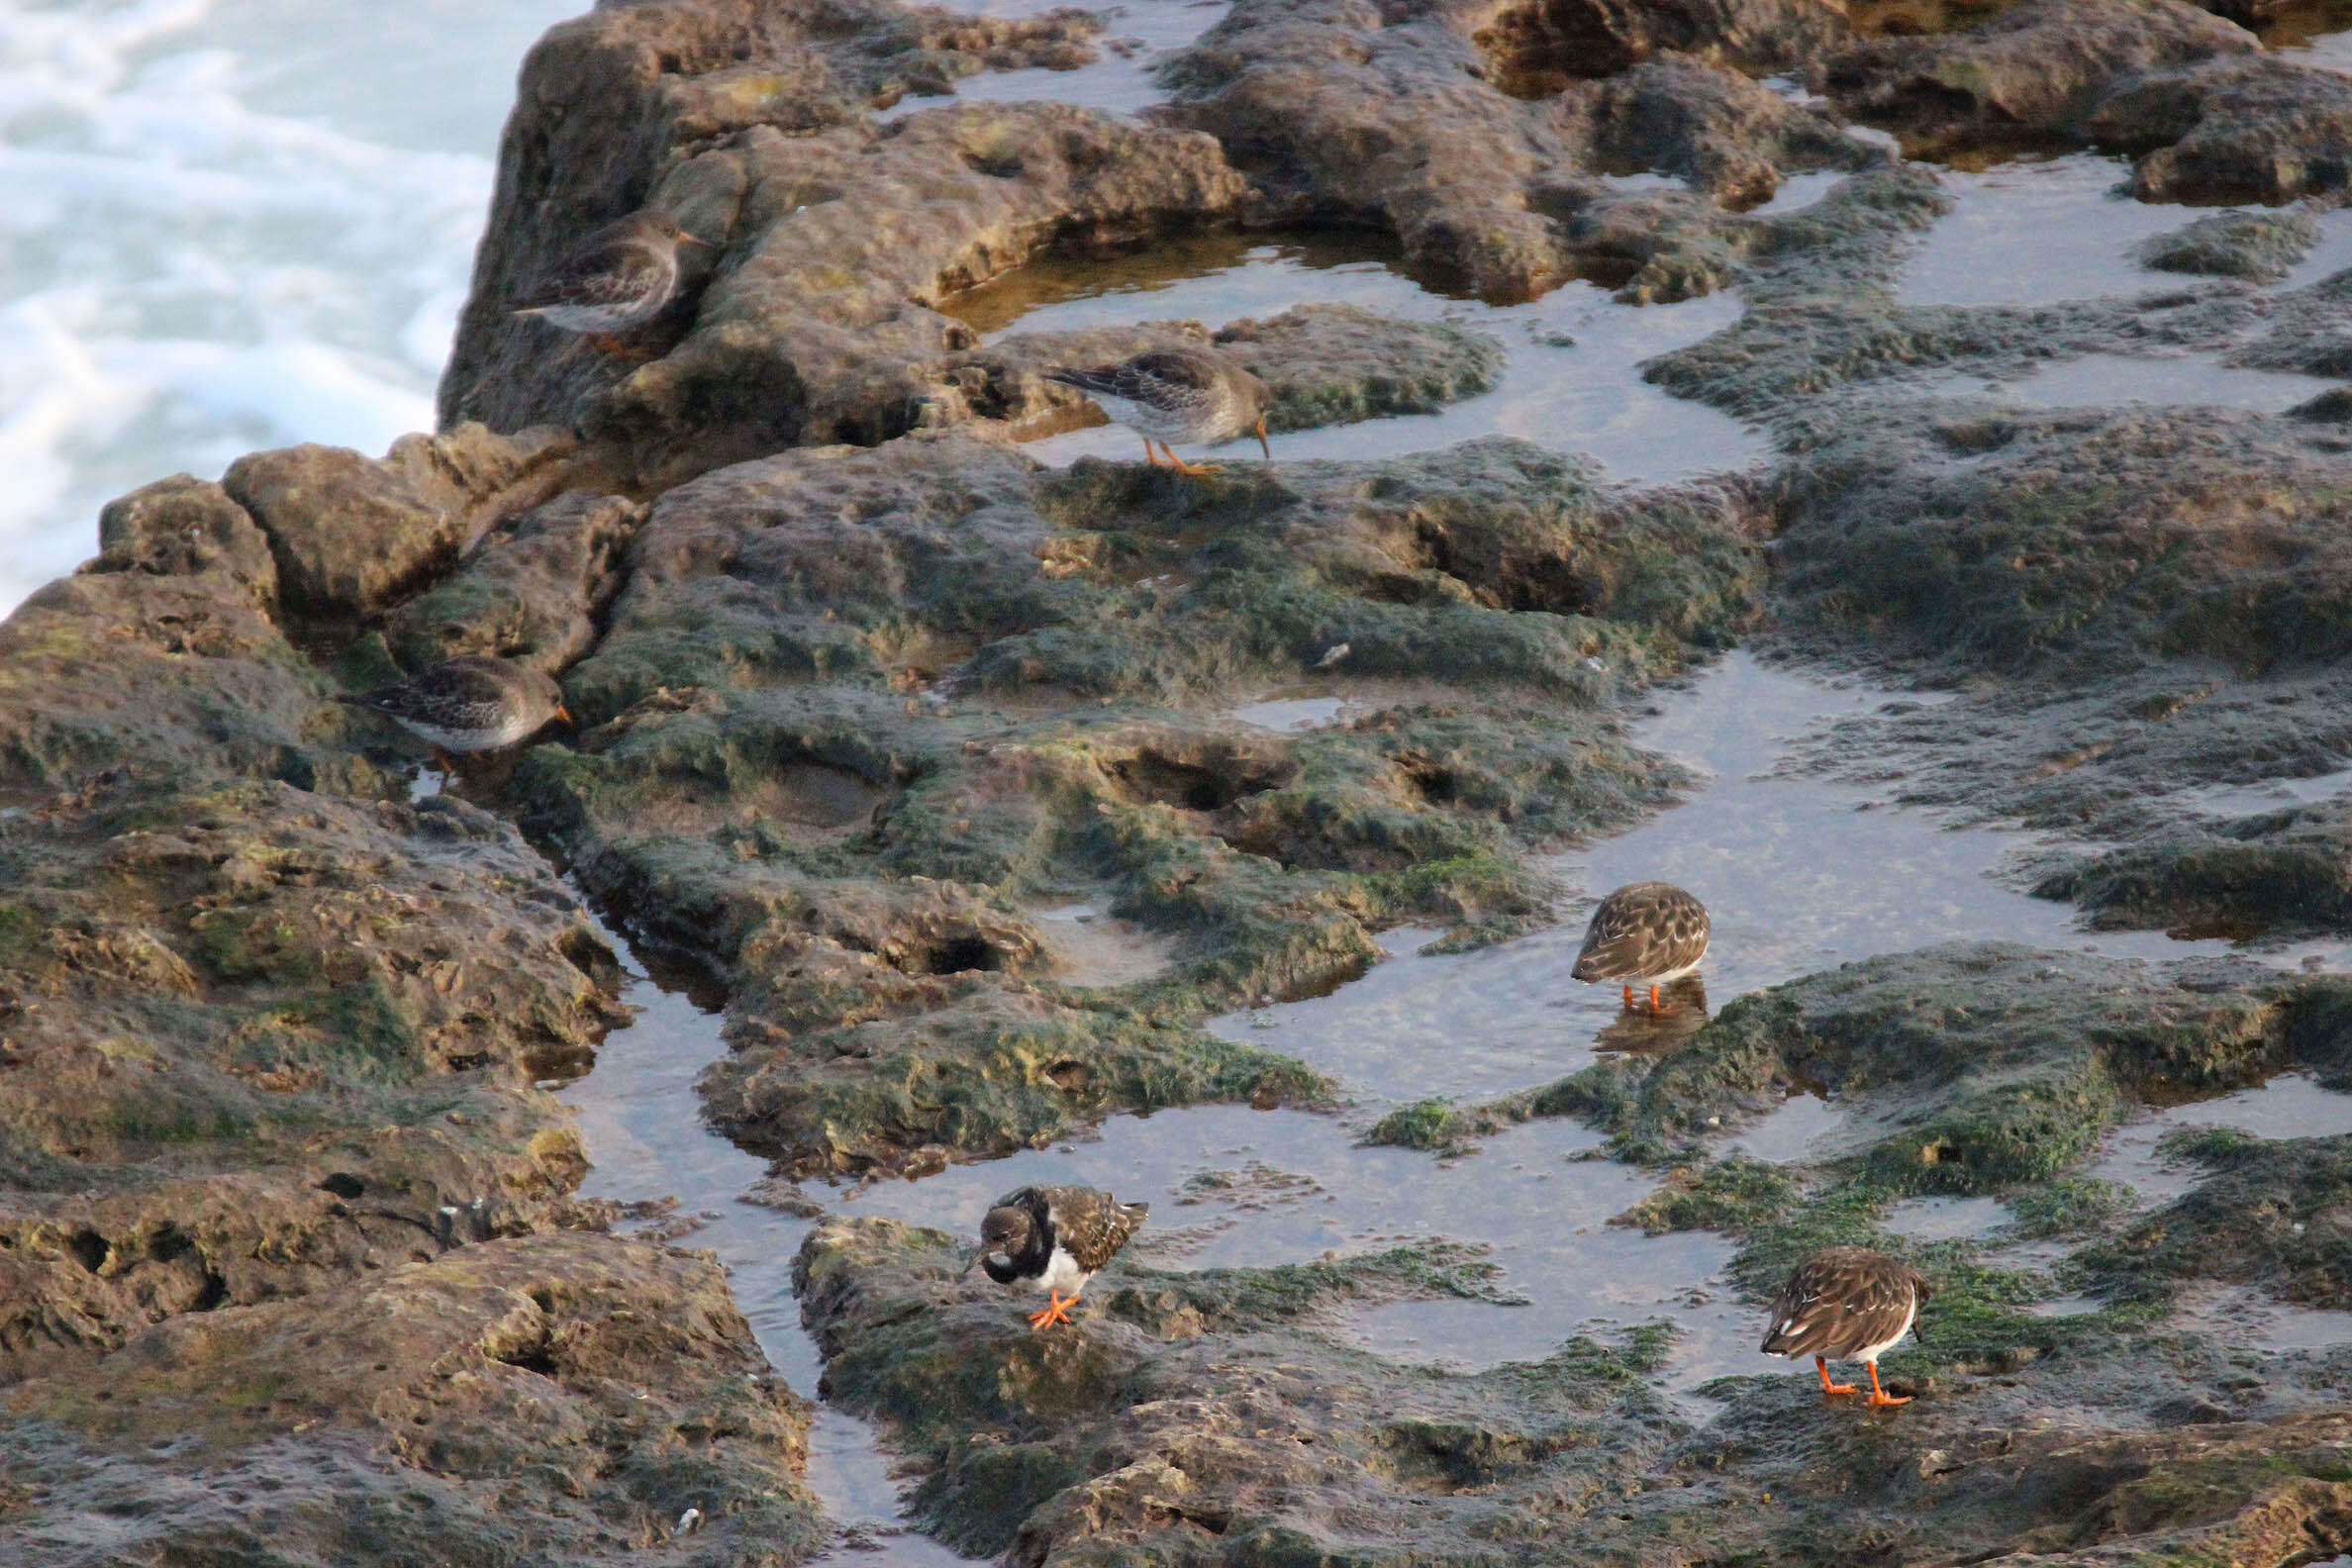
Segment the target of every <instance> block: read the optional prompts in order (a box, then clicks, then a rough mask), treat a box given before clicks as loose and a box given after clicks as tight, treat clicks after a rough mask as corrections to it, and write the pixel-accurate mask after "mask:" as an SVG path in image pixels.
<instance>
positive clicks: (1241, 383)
mask: <svg viewBox="0 0 2352 1568" xmlns="http://www.w3.org/2000/svg"><path fill="white" fill-rule="evenodd" d="M1045 378H1046V379H1047V380H1048V381H1059V382H1060V383H1061V384H1062V385H1064V386H1071V387H1076V388H1077V389H1078V390H1079V391H1081V392H1083V393H1085V394H1086V395H1087V396H1088V397H1090V398H1093V399H1094V400H1095V402H1096V403H1098V404H1100V405H1101V406H1102V410H1103V412H1104V413H1105V414H1108V415H1109V416H1111V419H1112V422H1113V423H1114V424H1119V425H1125V426H1126V427H1127V429H1128V430H1131V431H1133V432H1134V433H1135V434H1136V435H1138V436H1140V437H1142V438H1143V456H1144V458H1145V460H1146V461H1148V462H1150V463H1151V464H1152V465H1153V466H1154V467H1157V466H1160V458H1159V453H1158V452H1155V451H1153V450H1152V449H1151V443H1152V441H1155V440H1156V441H1158V442H1159V443H1160V447H1161V449H1162V450H1164V451H1166V452H1167V454H1168V464H1169V465H1171V466H1173V467H1174V468H1175V469H1176V471H1177V472H1178V473H1187V474H1204V473H1215V472H1216V471H1217V465H1216V464H1215V463H1190V462H1186V461H1185V460H1184V459H1183V458H1181V457H1179V456H1177V455H1176V448H1175V447H1174V446H1173V445H1171V444H1170V443H1171V442H1173V441H1183V442H1185V443H1186V444H1187V445H1193V444H1208V443H1211V442H1215V441H1224V440H1225V439H1226V438H1228V437H1232V436H1239V435H1241V434H1243V433H1244V432H1254V433H1255V434H1256V436H1257V439H1258V448H1259V450H1261V451H1263V452H1264V453H1265V454H1266V457H1267V459H1268V460H1269V461H1271V460H1272V458H1273V456H1274V448H1273V447H1271V446H1269V445H1267V444H1266V404H1267V401H1268V399H1269V397H1270V395H1271V394H1269V393H1268V392H1267V390H1266V383H1265V382H1263V381H1260V380H1259V379H1258V378H1257V377H1256V376H1254V375H1252V374H1250V373H1249V372H1248V371H1247V370H1244V369H1242V368H1241V367H1240V366H1239V365H1237V364H1235V363H1233V362H1232V361H1231V360H1230V359H1227V358H1226V357H1225V355H1223V354H1219V353H1212V352H1210V351H1209V350H1207V349H1205V348H1154V349H1152V350H1151V351H1150V352H1149V353H1139V354H1137V355H1135V356H1134V357H1133V358H1132V359H1122V360H1121V361H1120V362H1119V363H1117V364H1107V365H1098V366H1096V367H1095V368H1094V369H1092V370H1048V371H1046V372H1045Z"/></svg>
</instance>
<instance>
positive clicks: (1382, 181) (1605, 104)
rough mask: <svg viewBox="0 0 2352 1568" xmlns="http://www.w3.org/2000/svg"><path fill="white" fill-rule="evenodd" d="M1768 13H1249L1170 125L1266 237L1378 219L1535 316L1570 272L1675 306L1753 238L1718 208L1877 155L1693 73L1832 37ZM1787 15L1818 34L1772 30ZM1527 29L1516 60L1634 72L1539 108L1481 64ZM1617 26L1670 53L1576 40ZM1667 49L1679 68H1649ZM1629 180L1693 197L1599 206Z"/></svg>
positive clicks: (1226, 24)
mask: <svg viewBox="0 0 2352 1568" xmlns="http://www.w3.org/2000/svg"><path fill="white" fill-rule="evenodd" d="M1769 9H1770V10H1771V11H1772V13H1773V21H1772V23H1771V25H1769V26H1766V25H1763V24H1762V23H1758V24H1757V26H1756V27H1755V28H1754V30H1753V32H1752V33H1751V32H1747V31H1743V27H1744V25H1745V24H1744V22H1743V21H1742V20H1741V19H1739V18H1738V17H1737V16H1736V15H1735V11H1736V8H1732V7H1724V8H1721V9H1719V10H1717V9H1716V8H1712V7H1692V8H1689V9H1688V10H1687V11H1682V10H1677V9H1676V8H1655V9H1652V8H1640V9H1637V10H1636V9H1628V8H1620V7H1615V6H1591V7H1586V6H1581V5H1573V4H1570V5H1556V6H1544V7H1528V8H1525V9H1524V10H1520V11H1516V12H1502V13H1498V11H1497V10H1496V9H1495V8H1492V7H1489V6H1484V5H1471V6H1465V5H1457V4H1447V3H1443V0H1429V3H1416V4H1413V5H1409V6H1406V7H1403V8H1399V9H1393V10H1392V11H1389V12H1383V11H1380V10H1378V9H1376V8H1373V7H1370V6H1365V5H1360V4H1351V3H1347V0H1316V3H1306V4H1302V3H1299V0H1241V3H1239V4H1237V5H1236V6H1234V8H1233V9H1232V11H1231V12H1229V13H1228V14H1227V15H1226V17H1225V20H1224V21H1222V22H1220V23H1219V24H1218V25H1217V26H1216V27H1214V28H1212V29H1210V30H1209V32H1208V33H1207V34H1205V35H1204V36H1203V37H1202V39H1201V41H1200V42H1199V43H1198V44H1196V45H1195V46H1194V47H1193V48H1192V49H1189V50H1186V51H1185V52H1183V53H1182V54H1179V55H1178V56H1176V57H1175V58H1174V59H1172V60H1171V61H1170V62H1169V63H1168V64H1167V66H1166V67H1165V74H1166V79H1167V81H1168V83H1169V85H1170V86H1171V87H1173V88H1174V89H1175V98H1174V101H1173V103H1172V104H1171V106H1170V108H1169V110H1168V113H1169V115H1170V116H1171V117H1172V118H1173V119H1174V120H1175V121H1176V122H1177V123H1180V124H1183V125H1188V126H1193V127H1197V128H1199V129H1201V130H1204V131H1208V132H1211V133H1213V134H1214V135H1216V136H1217V138H1218V139H1219V140H1220V141H1221V142H1222V143H1223V144H1224V145H1225V148H1226V150H1227V151H1228V152H1229V153H1230V154H1231V156H1232V157H1233V158H1234V160H1235V162H1236V163H1237V164H1238V165H1239V166H1240V167H1241V168H1242V169H1244V170H1245V171H1247V172H1248V173H1249V175H1250V176H1251V177H1252V178H1253V179H1254V180H1255V181H1256V182H1257V184H1258V188H1259V194H1258V196H1257V197H1256V199H1255V205H1254V208H1253V211H1254V212H1255V213H1256V214H1257V216H1258V217H1259V219H1260V220H1261V221H1271V220H1277V219H1284V220H1290V221H1304V220H1314V221H1319V222H1330V221H1340V222H1347V223H1364V222H1373V223H1377V224H1379V225H1380V226H1382V227H1384V228H1387V229H1389V230H1390V231H1392V232H1393V233H1394V234H1395V235H1396V236H1397V238H1398V239H1399V240H1400V241H1401V242H1402V243H1403V245H1404V247H1405V253H1406V255H1407V257H1408V258H1409V259H1411V260H1413V261H1415V262H1417V263H1419V264H1422V265H1425V266H1427V267H1430V268H1432V269H1435V270H1437V271H1439V272H1440V273H1442V274H1444V275H1445V276H1447V277H1449V278H1451V279H1454V280H1457V281H1458V282H1459V283H1460V284H1462V285H1463V286H1465V287H1467V288H1468V289H1470V290H1471V291H1473V292H1475V293H1478V294H1481V295H1484V296H1487V297H1489V298H1494V299H1505V300H1508V299H1525V298H1531V297H1533V296H1536V295H1539V294H1542V293H1544V292H1546V291H1547V290H1549V289H1551V288H1553V287H1555V286H1557V285H1558V284H1559V283H1561V282H1562V281H1564V280H1566V279H1568V278H1570V277H1576V276H1592V277H1595V278H1597V279H1599V280H1601V281H1604V282H1607V283H1609V284H1610V285H1612V286H1617V285H1620V284H1621V285H1623V286H1624V287H1625V288H1626V290H1627V291H1628V297H1633V298H1642V299H1674V298H1681V297H1684V296H1685V295H1688V294H1693V293H1704V292H1706V291H1707V290H1708V289H1710V288H1713V287H1715V286H1717V285H1718V284H1719V283H1720V282H1721V281H1722V280H1723V277H1724V275H1725V274H1726V273H1727V271H1728V270H1729V267H1730V264H1731V261H1732V259H1733V258H1734V257H1735V256H1736V254H1737V253H1738V252H1739V251H1740V250H1741V249H1742V248H1743V247H1744V246H1745V245H1750V244H1753V243H1754V242H1755V240H1756V239H1757V235H1756V232H1755V230H1754V228H1753V226H1750V225H1745V224H1741V223H1739V222H1737V221H1735V220H1732V219H1730V218H1729V217H1728V215H1727V214H1726V213H1725V212H1724V211H1723V207H1725V206H1728V207H1734V208H1736V207H1744V206H1751V205H1753V204H1755V203H1756V202H1759V201H1762V200H1764V199H1765V198H1766V197H1768V196H1770V195H1771V194H1772V191H1773V189H1774V187H1775V186H1776V185H1777V184H1778V182H1779V175H1780V173H1782V172H1787V171H1792V170H1796V169H1809V168H1863V167H1867V166H1869V165H1871V164H1873V163H1875V162H1878V161H1881V160H1883V158H1884V154H1883V153H1882V152H1880V151H1879V150H1878V149H1877V148H1874V147H1869V146H1868V145H1866V144H1864V143H1861V142H1858V141H1856V140H1854V139H1852V138H1850V137H1848V136H1846V135H1845V134H1844V133H1843V132H1841V131H1839V130H1837V129H1836V128H1835V127H1834V126H1833V125H1831V124H1830V123H1829V122H1827V121H1826V120H1824V119H1822V118H1820V117H1818V116H1816V115H1814V114H1813V113H1811V112H1810V111H1807V110H1805V109H1801V108H1799V107H1797V106H1795V105H1792V104H1790V103H1788V102H1787V101H1786V100H1784V99H1782V98H1780V97H1779V96H1778V95H1776V94H1774V93H1773V92H1771V91H1770V90H1769V89H1767V88H1764V87H1762V86H1759V85H1758V84H1756V83H1755V82H1752V81H1749V80H1748V79H1747V78H1745V77H1744V76H1741V75H1739V74H1737V73H1736V72H1734V71H1732V70H1730V69H1728V68H1726V67H1723V66H1720V65H1715V64H1710V63H1706V62H1705V61H1704V60H1703V59H1701V58H1700V57H1698V53H1697V51H1699V50H1702V49H1709V48H1711V47H1712V48H1713V49H1714V52H1715V53H1716V54H1717V56H1718V57H1721V56H1723V55H1726V54H1727V55H1729V56H1731V57H1740V50H1739V49H1738V48H1737V47H1736V46H1735V45H1734V44H1732V43H1731V42H1730V41H1731V40H1733V39H1739V38H1750V37H1753V38H1757V39H1763V38H1767V37H1768V38H1770V39H1772V40H1774V41H1776V42H1777V43H1778V45H1779V46H1780V47H1781V48H1783V49H1803V48H1804V47H1805V45H1806V42H1807V40H1808V39H1813V40H1815V41H1818V40H1823V39H1827V38H1830V37H1833V36H1834V31H1835V28H1836V26H1837V19H1836V17H1835V15H1834V13H1832V12H1831V11H1829V10H1828V8H1826V7H1825V6H1817V5H1814V4H1812V3H1811V0H1792V3H1791V4H1789V5H1787V6H1781V7H1773V8H1769ZM1791 16H1803V17H1805V18H1807V19H1808V20H1809V22H1812V23H1814V24H1817V25H1815V26H1813V27H1811V28H1810V29H1809V28H1806V27H1792V26H1789V25H1786V23H1787V19H1788V18H1789V17H1791ZM1747 20H1754V19H1753V18H1749V19H1747ZM1520 23H1524V24H1526V25H1527V27H1528V28H1529V29H1531V30H1532V34H1533V36H1534V37H1535V38H1536V39H1538V40H1541V39H1543V38H1544V37H1545V31H1546V29H1547V28H1548V29H1551V30H1553V32H1552V35H1551V37H1550V39H1549V41H1548V42H1540V43H1530V44H1529V46H1528V47H1529V49H1533V51H1534V52H1535V54H1537V55H1540V54H1541V53H1542V52H1543V50H1544V49H1554V48H1556V49H1558V50H1559V56H1558V57H1560V58H1563V59H1566V58H1590V59H1592V60H1593V62H1594V63H1595V64H1596V65H1597V66H1598V67H1599V70H1598V71H1597V72H1595V73H1596V74H1598V73H1600V72H1606V71H1608V70H1613V69H1616V68H1617V66H1618V65H1622V64H1631V63H1632V62H1633V60H1634V59H1635V58H1640V59H1641V60H1642V63H1640V64H1638V65H1635V66H1634V68H1633V69H1631V70H1628V71H1626V72H1624V73H1623V74H1622V75H1621V76H1618V77H1614V78H1611V79H1608V80H1604V81H1599V82H1580V83H1578V84H1577V85H1576V86H1574V87H1571V88H1570V89H1569V90H1568V91H1566V92H1564V93H1558V94H1557V95H1556V96H1551V97H1546V98H1543V99H1541V100H1539V101H1532V102H1530V101H1527V100H1525V99H1522V98H1518V97H1514V96H1511V95H1510V94H1509V93H1508V92H1507V91H1505V90H1504V89H1503V87H1501V86H1496V85H1490V84H1489V82H1488V80H1487V78H1488V77H1489V76H1490V74H1495V73H1498V72H1499V73H1501V75H1502V77H1503V80H1504V83H1505V85H1512V84H1516V83H1519V82H1520V81H1521V79H1522V77H1523V71H1522V68H1521V67H1520V66H1519V65H1510V66H1502V65H1493V64H1491V63H1490V57H1489V56H1490V49H1501V51H1502V52H1503V54H1504V55H1505V56H1506V57H1508V58H1510V59H1515V60H1516V59H1519V57H1520V55H1521V54H1522V53H1524V52H1525V51H1524V50H1521V49H1519V47H1518V46H1517V45H1515V44H1511V43H1508V42H1506V43H1496V44H1492V45H1491V46H1482V44H1481V42H1480V40H1481V39H1482V38H1499V37H1500V36H1501V35H1490V34H1489V33H1488V32H1487V31H1486V30H1488V29H1490V28H1504V29H1506V30H1508V28H1509V27H1512V26H1517V25H1519V24H1520ZM1624 23H1631V24H1632V25H1633V26H1634V28H1635V30H1636V31H1639V30H1640V29H1641V28H1642V27H1643V26H1645V25H1648V24H1652V23H1664V24H1665V31H1666V32H1667V33H1668V34H1669V35H1672V36H1670V37H1665V38H1654V39H1652V40H1651V41H1650V42H1647V43H1645V44H1643V45H1642V46H1641V47H1640V48H1638V49H1632V48H1630V47H1628V49H1626V50H1625V51H1624V54H1623V57H1622V58H1611V57H1608V51H1606V50H1605V51H1603V52H1602V53H1600V54H1585V53H1581V52H1580V48H1581V47H1580V46H1576V45H1575V43H1574V40H1575V37H1576V36H1578V35H1580V34H1581V33H1582V32H1584V31H1587V30H1588V29H1590V28H1598V29H1599V30H1600V31H1601V33H1603V34H1607V33H1610V32H1612V31H1613V30H1614V29H1616V28H1617V26H1618V25H1619V24H1624ZM1684 35H1687V37H1686V36H1684ZM1659 49H1685V50H1690V51H1693V52H1690V53H1684V54H1669V53H1658V52H1657V50H1659ZM1653 54H1654V55H1655V57H1651V56H1652V55H1653ZM1641 168H1658V169H1662V170H1667V171H1671V172H1674V173H1678V174H1682V175H1684V176H1685V177H1686V178H1688V179H1691V180H1693V181H1695V182H1696V183H1697V184H1698V186H1699V189H1700V190H1701V191H1703V192H1704V193H1705V195H1704V196H1675V197H1666V196H1661V195H1660V194H1658V193H1652V192H1644V193H1638V194H1632V193H1625V192H1618V191H1613V190H1611V189H1610V187H1609V185H1608V183H1607V181H1606V180H1605V179H1603V178H1601V177H1600V176H1602V175H1605V174H1610V173H1624V172H1633V171H1635V170H1638V169H1641ZM1711 198H1712V199H1711ZM1718 203H1720V204H1721V205H1718Z"/></svg>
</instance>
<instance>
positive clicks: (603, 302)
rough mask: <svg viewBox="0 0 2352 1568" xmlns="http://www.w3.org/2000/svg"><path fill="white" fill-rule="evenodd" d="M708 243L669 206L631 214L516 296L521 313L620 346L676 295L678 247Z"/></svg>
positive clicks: (601, 345) (608, 348) (610, 347)
mask: <svg viewBox="0 0 2352 1568" xmlns="http://www.w3.org/2000/svg"><path fill="white" fill-rule="evenodd" d="M706 243H707V242H705V241H701V240H697V239H696V238H695V237H694V236H692V235H690V234H688V233H687V232H686V231H685V230H683V229H681V228H679V227H678V220H677V219H675V218H673V217H671V216H670V215H669V214H668V213H660V212H638V213H631V214H630V215H629V216H628V217H626V218H624V219H622V220H621V221H620V222H619V223H613V224H607V225H605V227H603V228H602V229H599V230H597V231H596V233H594V234H592V235H590V236H589V237H588V238H587V239H586V240H584V241H582V242H581V243H580V248H579V249H577V250H575V251H573V252H572V253H571V254H570V255H568V256H566V257H564V259H563V260H562V261H561V262H560V263H558V264H557V265H556V266H555V268H554V269H553V270H552V271H550V272H548V273H547V274H546V275H545V276H543V277H541V278H540V279H539V281H538V282H537V283H536V284H534V285H533V286H532V287H531V289H530V291H529V292H527V293H526V294H524V295H523V297H522V298H520V299H518V300H517V301H515V314H516V315H518V316H537V317H539V319H540V320H542V321H545V322H549V323H551V324H553V325H554V326H557V327H560V328H562V329H563V330H564V331H565V332H571V333H580V334H583V335H585V336H586V337H587V339H588V342H589V344H590V345H591V346H592V347H594V348H596V349H597V350H598V351H599V352H602V353H618V352H620V351H621V342H620V339H619V337H618V336H617V335H618V334H620V333H625V332H627V331H629V330H630V329H631V328H633V327H642V326H643V325H644V324H645V323H647V322H649V321H651V320H652V319H653V318H654V317H656V316H658V315H660V314H661V313H662V311H663V310H665V309H666V308H667V307H668V305H669V302H670V301H671V300H672V299H673V298H675V297H676V296H677V292H678V246H680V245H703V244H706Z"/></svg>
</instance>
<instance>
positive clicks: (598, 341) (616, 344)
mask: <svg viewBox="0 0 2352 1568" xmlns="http://www.w3.org/2000/svg"><path fill="white" fill-rule="evenodd" d="M587 338H588V346H589V347H591V348H593V349H595V350H596V351H597V352H598V353H600V354H620V353H622V352H625V351H626V345H625V344H624V343H622V342H621V339H620V336H619V335H618V334H616V333H589V334H588V335H587Z"/></svg>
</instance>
